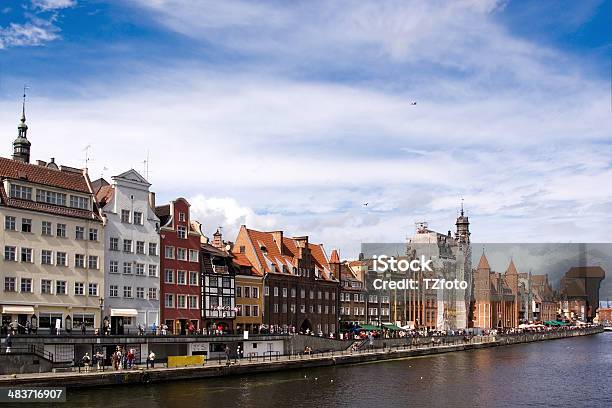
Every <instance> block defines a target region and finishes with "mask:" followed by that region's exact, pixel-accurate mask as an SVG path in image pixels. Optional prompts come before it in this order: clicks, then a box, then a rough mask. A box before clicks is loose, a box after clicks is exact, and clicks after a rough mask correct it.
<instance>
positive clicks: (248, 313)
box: [244, 305, 251, 317]
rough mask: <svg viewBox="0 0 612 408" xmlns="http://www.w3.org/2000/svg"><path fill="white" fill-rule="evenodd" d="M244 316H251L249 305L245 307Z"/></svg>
mask: <svg viewBox="0 0 612 408" xmlns="http://www.w3.org/2000/svg"><path fill="white" fill-rule="evenodd" d="M244 315H245V316H247V317H248V316H251V306H249V305H244Z"/></svg>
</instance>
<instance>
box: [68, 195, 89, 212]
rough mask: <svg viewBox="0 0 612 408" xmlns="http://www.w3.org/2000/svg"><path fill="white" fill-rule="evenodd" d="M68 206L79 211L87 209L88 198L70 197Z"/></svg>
mask: <svg viewBox="0 0 612 408" xmlns="http://www.w3.org/2000/svg"><path fill="white" fill-rule="evenodd" d="M70 206H71V207H72V208H80V209H81V210H87V209H89V198H87V197H80V196H75V195H71V196H70Z"/></svg>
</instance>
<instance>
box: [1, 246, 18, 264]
mask: <svg viewBox="0 0 612 408" xmlns="http://www.w3.org/2000/svg"><path fill="white" fill-rule="evenodd" d="M4 260H5V261H17V247H14V246H5V247H4Z"/></svg>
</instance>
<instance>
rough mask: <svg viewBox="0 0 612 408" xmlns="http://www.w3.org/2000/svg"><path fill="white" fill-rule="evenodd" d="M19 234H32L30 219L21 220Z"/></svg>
mask: <svg viewBox="0 0 612 408" xmlns="http://www.w3.org/2000/svg"><path fill="white" fill-rule="evenodd" d="M21 232H32V220H31V219H30V218H22V219H21Z"/></svg>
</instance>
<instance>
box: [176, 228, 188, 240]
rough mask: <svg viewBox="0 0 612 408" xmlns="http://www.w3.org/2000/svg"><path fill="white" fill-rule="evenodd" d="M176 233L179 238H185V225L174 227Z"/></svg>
mask: <svg viewBox="0 0 612 408" xmlns="http://www.w3.org/2000/svg"><path fill="white" fill-rule="evenodd" d="M176 234H177V235H178V237H179V238H181V239H187V227H184V226H182V225H181V226H179V227H178V228H177V229H176Z"/></svg>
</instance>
